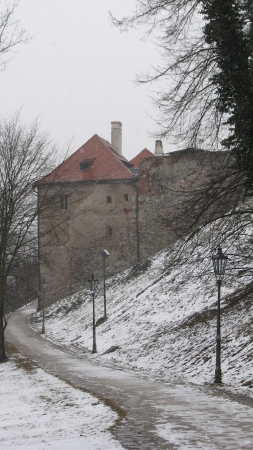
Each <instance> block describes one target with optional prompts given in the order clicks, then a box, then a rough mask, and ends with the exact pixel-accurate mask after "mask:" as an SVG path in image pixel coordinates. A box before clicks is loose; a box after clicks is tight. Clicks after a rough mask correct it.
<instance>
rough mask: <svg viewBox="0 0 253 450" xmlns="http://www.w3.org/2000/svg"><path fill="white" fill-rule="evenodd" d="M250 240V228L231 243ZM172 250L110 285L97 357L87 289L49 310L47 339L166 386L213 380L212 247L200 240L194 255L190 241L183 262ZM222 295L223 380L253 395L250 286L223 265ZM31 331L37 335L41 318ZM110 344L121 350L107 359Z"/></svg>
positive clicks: (214, 297) (100, 302)
mask: <svg viewBox="0 0 253 450" xmlns="http://www.w3.org/2000/svg"><path fill="white" fill-rule="evenodd" d="M245 234H246V237H245ZM247 238H248V239H252V238H251V229H250V227H249V229H248V230H246V231H245V232H244V236H243V237H242V238H240V237H238V239H237V241H236V242H237V244H236V245H238V246H240V248H243V246H245V245H247ZM234 245H235V243H234V242H233V243H231V242H229V240H228V241H227V242H226V249H227V251H228V252H231V247H232V246H233V251H234V252H235V253H236V248H234ZM176 247H177V246H176ZM176 247H174V248H172V247H171V248H168V249H167V250H165V251H163V252H160V253H159V254H158V255H156V256H155V257H153V258H151V259H150V260H147V261H146V262H144V263H142V264H140V265H138V266H136V267H134V268H133V269H131V270H128V271H126V272H124V273H123V274H120V275H119V276H117V277H114V278H112V279H110V280H107V286H108V288H107V313H108V318H107V320H106V321H105V322H104V323H102V324H100V325H99V326H97V327H96V334H97V350H98V353H97V354H95V355H91V349H92V299H91V296H90V294H89V292H88V291H87V290H84V291H81V292H79V293H76V294H74V295H72V296H71V297H68V298H66V299H64V300H62V301H60V302H57V303H56V304H54V305H52V306H51V307H50V308H47V310H46V334H45V338H46V339H49V340H52V341H54V342H56V343H59V344H61V345H63V346H66V347H70V348H72V350H75V351H77V352H79V353H81V354H85V356H86V357H87V358H92V359H93V360H94V359H95V360H97V362H98V363H99V364H102V365H106V366H110V367H121V368H124V370H130V371H131V370H135V371H138V372H140V373H142V374H143V375H146V376H152V377H153V378H156V379H162V380H164V381H168V382H170V381H174V380H176V379H180V378H181V379H182V378H183V379H185V380H188V381H190V382H194V383H206V382H207V383H210V382H213V380H214V370H215V344H216V342H215V340H216V302H217V285H216V281H215V277H214V274H213V268H212V263H211V258H210V256H211V255H210V247H209V246H208V245H207V244H206V243H205V239H204V238H203V244H202V247H201V248H200V247H198V248H196V250H195V251H193V249H192V244H191V245H189V246H188V247H187V246H186V247H185V249H184V260H182V259H181V260H180V259H178V261H177V263H176V265H175V264H174V265H173V264H172V262H173V261H175V259H176V255H177V253H176V251H177V249H176ZM226 249H225V248H224V252H225V251H226ZM200 251H201V255H202V257H201V258H200ZM198 261H200V262H199V263H198ZM221 293H222V301H221V314H222V324H221V326H222V328H221V335H222V373H223V382H224V383H225V384H226V385H227V386H229V385H231V386H233V387H234V388H240V390H241V391H242V392H244V393H247V394H248V395H251V392H252V391H253V389H251V386H252V387H253V374H252V356H253V338H252V335H253V334H252V331H253V302H252V296H253V287H252V285H251V284H248V280H247V279H246V278H245V277H244V275H243V271H241V270H239V269H234V270H232V269H231V268H230V269H229V262H228V269H227V273H226V275H225V278H224V280H223V282H222V291H221ZM102 317H103V295H98V296H97V297H96V319H99V318H102ZM32 326H33V327H34V328H35V329H37V331H38V332H40V330H41V314H40V313H37V314H35V316H34V318H33V323H32ZM112 346H115V347H118V348H117V349H115V351H113V352H110V353H107V354H104V353H105V352H106V351H107V350H108V349H110V348H111V347H112ZM252 395H253V393H252Z"/></svg>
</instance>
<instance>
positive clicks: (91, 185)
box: [36, 122, 210, 307]
mask: <svg viewBox="0 0 253 450" xmlns="http://www.w3.org/2000/svg"><path fill="white" fill-rule="evenodd" d="M208 153H209V154H210V152H204V151H198V150H194V149H187V150H181V151H178V152H173V153H170V154H167V155H164V152H163V147H162V142H161V141H156V147H155V152H154V154H153V153H151V152H150V151H149V150H147V149H144V150H142V151H141V152H140V153H139V155H137V156H136V157H135V158H133V159H132V160H131V161H128V160H127V159H126V158H125V157H124V156H123V155H122V124H121V122H112V123H111V143H109V142H107V141H106V140H105V139H103V138H101V137H99V136H98V135H96V134H95V135H94V136H93V137H92V138H91V139H89V140H88V141H87V142H86V143H85V144H84V145H83V146H82V147H80V148H79V149H78V150H77V151H76V152H75V153H73V154H72V155H71V156H70V157H69V158H67V159H66V160H65V161H64V162H63V163H62V164H60V165H59V166H58V167H57V168H55V169H54V170H53V171H52V172H51V173H50V174H48V175H46V176H45V177H43V178H42V179H41V180H40V181H38V182H37V184H36V187H37V192H38V204H39V206H40V208H39V210H40V213H39V218H38V234H39V262H40V280H41V281H42V279H45V280H46V281H47V285H48V289H47V294H46V299H45V300H46V305H49V304H51V303H54V302H55V301H57V300H59V299H61V298H64V297H66V296H68V295H70V294H71V293H73V292H76V291H78V290H79V289H81V288H83V287H85V286H86V287H88V286H87V280H88V279H89V277H90V275H91V273H92V272H94V273H95V275H96V277H97V278H98V279H99V280H102V268H103V261H102V255H101V254H102V250H103V249H106V250H108V252H109V253H110V257H109V258H108V259H107V263H106V271H107V277H109V276H111V275H115V274H117V273H119V272H120V271H122V270H124V269H126V268H128V267H131V266H133V265H135V264H137V263H138V262H140V261H142V260H144V259H145V258H147V257H149V256H151V255H152V254H154V253H155V252H156V251H158V250H160V249H162V248H164V247H165V246H166V245H168V244H169V243H172V242H174V241H175V240H176V239H177V235H176V233H174V232H173V231H172V230H171V229H170V228H169V227H168V224H167V223H166V220H164V219H165V218H166V217H167V216H168V211H174V210H176V209H177V207H178V205H179V204H180V202H181V201H182V199H183V198H184V194H183V192H185V193H187V191H188V190H189V188H190V186H191V185H192V184H194V183H196V179H198V178H199V172H200V170H203V164H201V160H202V156H203V154H204V155H205V156H206V155H207V154H208ZM200 156H201V157H200ZM209 159H210V158H209ZM208 161H209V160H208ZM201 167H202V169H201ZM204 167H205V168H204V172H205V174H207V172H208V170H207V167H208V168H210V161H209V162H208V164H205V166H204ZM39 307H40V305H39Z"/></svg>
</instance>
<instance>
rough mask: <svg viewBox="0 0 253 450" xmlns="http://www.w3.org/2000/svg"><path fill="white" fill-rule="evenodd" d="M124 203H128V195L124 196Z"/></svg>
mask: <svg viewBox="0 0 253 450" xmlns="http://www.w3.org/2000/svg"><path fill="white" fill-rule="evenodd" d="M124 199H125V202H128V194H124Z"/></svg>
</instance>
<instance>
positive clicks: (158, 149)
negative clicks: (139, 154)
mask: <svg viewBox="0 0 253 450" xmlns="http://www.w3.org/2000/svg"><path fill="white" fill-rule="evenodd" d="M163 155H164V153H163V143H162V141H160V140H158V141H155V156H163Z"/></svg>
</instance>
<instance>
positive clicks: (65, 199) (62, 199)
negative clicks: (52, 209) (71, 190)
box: [60, 195, 68, 210]
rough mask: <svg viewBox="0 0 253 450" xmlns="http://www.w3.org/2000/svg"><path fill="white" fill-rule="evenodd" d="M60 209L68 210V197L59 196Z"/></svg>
mask: <svg viewBox="0 0 253 450" xmlns="http://www.w3.org/2000/svg"><path fill="white" fill-rule="evenodd" d="M60 208H61V209H64V210H66V209H68V196H67V195H60Z"/></svg>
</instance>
